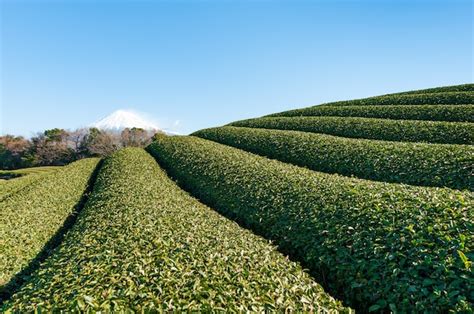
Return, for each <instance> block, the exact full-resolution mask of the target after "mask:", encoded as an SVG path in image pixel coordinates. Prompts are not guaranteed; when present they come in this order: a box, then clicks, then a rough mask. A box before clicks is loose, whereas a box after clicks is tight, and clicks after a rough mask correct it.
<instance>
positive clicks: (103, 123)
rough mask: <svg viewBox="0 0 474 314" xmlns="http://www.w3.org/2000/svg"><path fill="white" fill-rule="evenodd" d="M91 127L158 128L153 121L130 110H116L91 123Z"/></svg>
mask: <svg viewBox="0 0 474 314" xmlns="http://www.w3.org/2000/svg"><path fill="white" fill-rule="evenodd" d="M91 127H95V128H98V129H100V130H109V131H120V130H123V129H125V128H133V127H135V128H142V129H145V130H159V129H160V128H159V127H158V126H157V125H155V124H154V123H153V122H151V121H149V120H147V119H146V118H144V117H143V116H141V115H140V114H138V113H136V112H133V111H130V110H123V109H120V110H117V111H115V112H113V113H112V114H110V115H108V116H107V117H105V118H103V119H101V120H99V121H97V122H95V123H93V124H92V125H91Z"/></svg>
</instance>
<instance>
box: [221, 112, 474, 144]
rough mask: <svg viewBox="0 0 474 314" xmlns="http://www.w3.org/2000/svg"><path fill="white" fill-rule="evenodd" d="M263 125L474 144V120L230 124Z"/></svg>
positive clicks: (289, 119) (292, 120)
mask: <svg viewBox="0 0 474 314" xmlns="http://www.w3.org/2000/svg"><path fill="white" fill-rule="evenodd" d="M229 125H231V126H241V127H250V128H263V129H281V130H294V131H304V132H314V133H326V134H331V135H337V136H342V137H351V138H367V139H375V140H384V141H401V142H429V143H444V144H474V123H468V122H440V121H415V120H388V119H375V118H356V117H272V118H257V119H249V120H242V121H237V122H233V123H231V124H229Z"/></svg>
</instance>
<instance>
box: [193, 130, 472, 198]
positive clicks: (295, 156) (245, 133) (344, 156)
mask: <svg viewBox="0 0 474 314" xmlns="http://www.w3.org/2000/svg"><path fill="white" fill-rule="evenodd" d="M193 135H195V136H199V137H202V138H205V139H208V140H212V141H215V142H218V143H221V144H225V145H230V146H234V147H237V148H240V149H243V150H246V151H249V152H252V153H255V154H259V155H263V156H266V157H270V158H274V159H278V160H281V161H284V162H289V163H292V164H295V165H298V166H303V167H308V168H310V169H313V170H317V171H322V172H328V173H339V174H342V175H346V176H352V175H353V176H356V177H359V178H364V179H372V180H378V181H387V182H400V183H407V184H415V185H427V186H447V187H451V188H455V189H469V190H474V146H470V145H448V144H425V143H400V142H386V141H375V140H364V139H350V138H343V137H336V136H331V135H326V134H316V133H307V132H298V131H282V130H265V129H251V128H238V127H221V128H212V129H205V130H201V131H198V132H196V133H194V134H193Z"/></svg>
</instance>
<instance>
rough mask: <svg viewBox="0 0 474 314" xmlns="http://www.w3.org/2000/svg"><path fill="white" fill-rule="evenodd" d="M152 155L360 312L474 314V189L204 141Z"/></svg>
mask: <svg viewBox="0 0 474 314" xmlns="http://www.w3.org/2000/svg"><path fill="white" fill-rule="evenodd" d="M149 151H150V152H151V153H152V154H153V155H154V156H155V158H156V159H157V160H158V161H159V163H160V164H161V165H162V166H163V167H164V168H165V169H166V170H167V171H168V173H169V174H170V175H172V176H173V177H174V178H175V179H177V180H178V182H179V183H180V184H181V185H182V186H183V187H184V188H186V189H187V190H188V191H190V192H192V194H194V195H195V196H196V197H198V198H199V199H201V200H203V201H204V202H206V203H207V204H209V205H210V206H211V207H213V208H215V209H217V210H219V211H220V212H221V213H223V214H224V215H226V216H228V217H230V218H233V219H236V220H238V221H239V222H240V223H241V224H243V225H245V226H247V227H248V228H250V229H252V230H254V231H255V232H257V233H259V234H261V235H263V236H265V237H266V238H268V239H271V240H274V241H275V243H276V244H278V246H279V247H280V249H281V250H283V251H285V252H287V253H290V254H292V255H293V256H294V257H295V258H298V259H300V260H301V261H303V262H304V263H305V266H306V267H308V268H309V269H310V270H311V271H312V272H313V274H314V275H315V276H316V278H318V280H319V281H320V282H321V283H324V286H325V287H326V288H327V289H328V291H329V292H330V293H333V295H337V296H338V297H339V298H340V299H342V300H343V301H346V302H347V303H348V304H350V305H351V306H353V307H355V308H356V310H362V311H367V310H368V311H389V310H391V311H393V312H427V313H432V312H447V311H469V310H472V306H473V302H474V290H473V287H474V278H473V272H472V270H473V269H472V260H473V259H474V241H472V239H473V230H474V225H473V222H474V216H473V214H474V210H473V207H472V204H473V203H474V197H473V194H472V193H470V192H460V191H455V190H451V189H441V188H426V187H414V186H408V185H400V184H389V183H381V182H375V181H366V180H361V179H351V178H346V177H341V176H338V175H330V174H324V173H320V172H314V171H311V170H308V169H304V168H300V167H296V166H293V165H289V164H284V163H282V162H279V161H276V160H269V159H267V158H264V157H260V156H257V155H253V154H251V153H247V152H244V151H242V150H239V149H236V148H233V147H228V146H225V145H221V144H218V143H214V142H211V141H208V140H204V139H200V138H196V137H161V138H158V139H157V141H156V142H154V143H153V144H151V145H150V146H149Z"/></svg>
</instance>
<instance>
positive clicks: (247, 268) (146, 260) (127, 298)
mask: <svg viewBox="0 0 474 314" xmlns="http://www.w3.org/2000/svg"><path fill="white" fill-rule="evenodd" d="M5 309H10V310H13V311H18V312H24V311H33V310H36V311H39V310H48V311H49V310H53V311H66V312H68V311H85V312H88V311H92V312H95V311H98V310H103V311H105V312H107V311H111V312H130V310H132V311H137V312H148V311H151V312H153V311H157V312H160V311H163V310H165V311H185V312H187V311H204V312H209V311H210V310H211V309H212V310H219V309H221V310H224V309H225V310H227V311H243V312H247V311H251V312H260V311H263V310H269V311H271V310H277V309H280V310H284V309H285V310H289V309H293V310H296V309H299V310H304V311H310V310H311V309H313V310H315V311H316V310H321V311H322V310H323V309H326V310H332V311H336V310H339V311H342V312H348V311H349V309H344V308H343V307H342V305H341V303H340V302H336V301H335V300H334V299H333V298H331V297H330V296H328V295H327V294H326V293H325V292H324V291H323V290H322V288H321V286H320V285H318V284H317V283H316V282H314V281H313V280H312V279H311V277H310V276H309V275H307V274H306V273H305V272H303V271H302V269H301V268H300V266H298V264H295V263H293V262H290V261H288V260H287V258H286V257H285V256H283V255H281V254H280V253H279V252H278V251H276V249H275V247H274V246H273V245H271V244H269V243H268V242H267V241H265V240H264V239H262V238H259V237H257V236H255V235H254V234H252V233H251V232H248V231H246V230H245V229H242V228H241V227H239V226H238V225H237V224H236V223H234V222H232V221H230V220H227V219H226V218H224V217H222V216H220V215H219V214H217V213H216V212H214V211H213V210H211V209H209V208H208V207H206V206H204V205H202V204H201V203H199V202H198V201H197V200H195V199H193V198H192V197H190V196H189V195H188V194H187V193H185V192H184V191H182V190H181V189H180V188H178V186H177V185H176V184H175V183H174V182H173V181H171V180H170V179H169V178H168V177H167V175H166V174H165V172H164V171H162V170H161V169H160V168H159V167H158V165H157V163H156V161H155V160H154V159H153V158H152V157H151V156H150V155H149V154H147V153H146V152H145V151H144V150H142V149H137V148H128V149H124V150H121V151H119V152H117V153H115V154H114V155H112V156H111V157H110V158H108V159H106V160H105V161H104V164H103V166H102V168H101V171H100V173H99V175H98V177H97V181H96V184H95V186H94V190H93V193H92V195H91V196H90V198H89V201H88V203H87V205H86V207H84V209H83V210H82V211H81V214H80V216H79V217H78V220H77V222H76V224H75V225H74V226H73V228H72V229H71V230H70V231H69V232H68V234H67V235H66V237H65V239H64V241H63V243H62V244H61V245H60V246H59V247H58V248H57V250H56V251H55V252H54V254H53V255H51V256H50V258H48V259H47V260H46V261H45V263H44V264H43V265H42V267H41V268H40V270H39V271H38V272H37V273H35V274H34V276H33V277H32V279H31V280H30V282H29V283H27V284H26V285H25V286H24V287H23V288H22V289H21V290H20V291H19V293H17V294H16V295H15V296H14V297H13V298H12V300H11V301H10V302H9V303H7V304H6V306H5V307H4V310H5Z"/></svg>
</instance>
